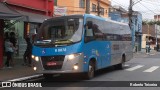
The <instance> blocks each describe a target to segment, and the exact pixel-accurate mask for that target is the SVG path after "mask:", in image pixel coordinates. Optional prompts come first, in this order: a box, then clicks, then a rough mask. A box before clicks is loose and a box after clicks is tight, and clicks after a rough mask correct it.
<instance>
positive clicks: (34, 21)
mask: <svg viewBox="0 0 160 90" xmlns="http://www.w3.org/2000/svg"><path fill="white" fill-rule="evenodd" d="M46 1H48V0H46ZM46 1H45V0H44V1H43V2H39V1H38V0H35V1H34V3H36V2H39V6H37V7H35V8H31V6H28V7H27V5H25V7H24V6H23V3H25V4H28V5H29V4H30V3H29V2H28V0H20V2H18V0H12V2H8V1H7V2H5V3H4V2H0V8H1V9H0V68H2V67H3V55H4V51H3V50H4V49H3V48H4V44H3V43H4V31H5V30H7V28H5V26H6V25H5V21H6V20H11V22H12V23H13V26H12V27H14V29H15V31H16V32H17V33H18V34H17V35H18V36H17V38H22V39H23V38H25V36H26V35H27V34H32V33H33V32H34V29H35V28H37V26H39V25H40V24H41V23H42V22H43V21H44V20H45V19H48V18H51V16H52V15H53V8H51V6H52V7H53V4H51V3H53V2H51V1H52V0H49V1H48V3H46ZM26 2H27V3H26ZM42 4H44V5H47V7H46V6H45V8H44V7H42V6H44V5H42ZM31 5H33V6H34V5H35V4H31ZM42 8H44V9H42ZM32 9H33V10H32ZM41 9H42V10H41ZM46 9H47V10H46ZM4 28H5V30H4Z"/></svg>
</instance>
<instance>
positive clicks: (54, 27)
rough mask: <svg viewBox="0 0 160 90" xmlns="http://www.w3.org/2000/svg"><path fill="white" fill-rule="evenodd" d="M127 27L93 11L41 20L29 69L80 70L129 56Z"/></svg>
mask: <svg viewBox="0 0 160 90" xmlns="http://www.w3.org/2000/svg"><path fill="white" fill-rule="evenodd" d="M132 56H133V53H132V43H131V31H130V28H129V26H128V25H127V24H124V23H120V22H115V21H111V20H108V19H105V18H102V17H98V16H95V15H90V14H84V15H69V16H62V17H55V18H52V19H48V20H45V21H44V22H43V23H42V25H41V27H40V29H39V30H38V33H37V36H36V39H35V41H34V45H33V50H32V59H33V61H34V62H33V63H34V67H33V69H34V70H36V71H37V72H38V73H41V74H43V75H44V76H45V77H46V78H47V77H49V75H52V74H67V73H84V74H85V75H86V77H87V78H88V79H91V78H93V77H94V73H95V71H96V70H99V69H102V68H106V67H109V66H112V65H114V66H115V67H116V68H119V69H121V68H123V65H124V63H125V62H126V61H129V60H131V58H132Z"/></svg>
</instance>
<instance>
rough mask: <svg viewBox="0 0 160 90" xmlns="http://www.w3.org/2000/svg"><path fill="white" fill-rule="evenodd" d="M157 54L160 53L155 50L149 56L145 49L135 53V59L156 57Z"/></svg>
mask: <svg viewBox="0 0 160 90" xmlns="http://www.w3.org/2000/svg"><path fill="white" fill-rule="evenodd" d="M156 54H160V52H157V51H155V50H150V53H149V54H147V53H146V50H145V49H141V51H139V52H135V53H133V58H143V57H147V56H150V55H156Z"/></svg>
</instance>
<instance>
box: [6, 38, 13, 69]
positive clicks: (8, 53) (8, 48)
mask: <svg viewBox="0 0 160 90" xmlns="http://www.w3.org/2000/svg"><path fill="white" fill-rule="evenodd" d="M14 49H15V48H14V46H13V44H12V43H11V42H10V41H9V39H8V38H7V39H6V40H5V52H6V56H7V60H6V62H5V66H6V67H7V68H12V67H11V63H12V62H13V53H14Z"/></svg>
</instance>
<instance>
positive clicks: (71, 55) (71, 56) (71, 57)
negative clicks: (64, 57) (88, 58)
mask: <svg viewBox="0 0 160 90" xmlns="http://www.w3.org/2000/svg"><path fill="white" fill-rule="evenodd" d="M80 55H82V53H75V54H70V55H68V59H69V60H73V59H74V58H76V57H78V56H80Z"/></svg>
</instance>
